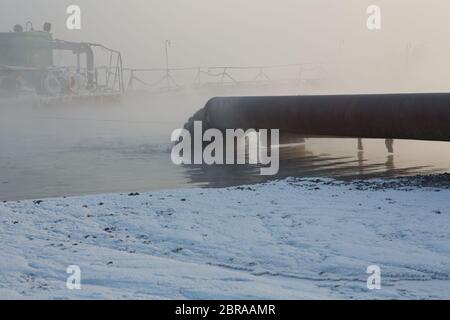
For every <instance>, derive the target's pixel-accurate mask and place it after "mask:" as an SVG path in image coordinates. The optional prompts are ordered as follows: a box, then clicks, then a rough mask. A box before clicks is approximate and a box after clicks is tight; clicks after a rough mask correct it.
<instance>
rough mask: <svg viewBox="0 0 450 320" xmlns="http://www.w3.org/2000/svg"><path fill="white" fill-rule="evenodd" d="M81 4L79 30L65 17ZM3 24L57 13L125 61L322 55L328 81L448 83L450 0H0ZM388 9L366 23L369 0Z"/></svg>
mask: <svg viewBox="0 0 450 320" xmlns="http://www.w3.org/2000/svg"><path fill="white" fill-rule="evenodd" d="M74 3H76V4H78V5H79V6H80V7H81V9H82V30H80V31H69V30H67V29H66V27H65V21H66V18H67V15H66V13H65V11H66V8H67V6H68V5H70V4H74ZM0 4H1V10H0V30H4V31H6V30H11V29H12V26H13V25H14V24H15V23H22V24H25V22H26V21H28V20H29V21H32V22H33V23H34V26H35V27H36V28H40V26H41V25H42V24H43V23H44V22H45V21H50V22H52V23H53V33H54V35H55V37H57V38H63V39H67V40H74V41H90V42H100V43H103V44H105V45H107V46H109V47H112V48H116V49H118V50H120V51H122V53H123V55H124V61H125V65H126V66H128V67H162V66H164V63H165V58H164V40H166V39H170V40H171V41H172V47H171V50H170V56H171V65H172V66H180V67H181V66H183V67H184V66H200V65H201V66H214V65H220V66H222V65H232V66H234V65H244V66H246V65H270V64H280V63H303V62H312V63H321V64H322V65H323V66H324V68H325V70H326V77H327V79H328V80H329V82H328V88H327V89H329V91H342V92H359V91H362V92H383V91H447V90H449V88H450V80H449V79H450V77H449V75H448V70H449V69H450V63H449V61H448V56H450V45H449V41H448V39H449V38H450V22H449V20H448V12H449V11H450V5H449V3H448V1H446V0H431V1H423V0H397V1H387V0H376V1H374V0H370V1H366V0H342V1H335V0H314V1H313V0H281V1H274V0H245V1H242V0H227V1H224V0H192V1H186V0H170V1H161V0H129V1H122V0H96V1H91V0H78V1H75V2H74V1H65V0H63V1H61V0H58V1H55V0H34V1H28V0H0ZM371 4H376V5H379V6H380V7H381V10H382V29H381V30H379V31H369V30H368V29H367V27H366V20H367V17H368V15H367V14H366V9H367V7H368V6H369V5H371Z"/></svg>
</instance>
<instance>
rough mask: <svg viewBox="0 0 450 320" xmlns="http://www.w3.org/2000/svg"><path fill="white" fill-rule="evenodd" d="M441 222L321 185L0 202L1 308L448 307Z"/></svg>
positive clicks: (426, 204)
mask: <svg viewBox="0 0 450 320" xmlns="http://www.w3.org/2000/svg"><path fill="white" fill-rule="evenodd" d="M374 183H376V182H374ZM449 208H450V190H448V189H442V188H440V189H436V188H434V189H433V188H408V189H400V190H398V189H385V188H374V189H371V188H361V186H358V185H355V184H352V183H350V184H349V183H340V182H337V181H332V180H323V179H322V180H314V179H303V180H294V179H288V180H283V181H278V182H272V183H267V184H260V185H256V186H245V187H234V188H223V189H179V190H168V191H161V192H152V193H145V194H130V195H128V194H113V195H98V196H85V197H73V198H58V199H47V200H43V201H42V202H41V201H36V200H35V201H31V200H30V201H19V202H6V203H2V204H0V244H1V250H0V298H2V299H5V298H6V299H10V298H19V299H44V298H45V299H46V298H58V299H59V298H60V299H79V298H81V299H100V298H123V299H127V298H144V299H156V298H157V299H172V298H177V299H185V298H186V299H304V298H313V299H314V298H368V299H372V298H373V299H380V298H381V299H384V298H400V299H401V298H450V228H449V226H450V211H449ZM374 264H375V265H378V266H380V268H381V272H382V274H381V276H382V288H381V290H368V289H367V286H366V280H367V277H368V274H366V269H367V267H368V266H369V265H374ZM69 265H78V266H80V268H81V285H82V288H81V290H68V289H67V288H66V279H67V277H68V276H69V275H68V274H66V268H67V267H68V266H69Z"/></svg>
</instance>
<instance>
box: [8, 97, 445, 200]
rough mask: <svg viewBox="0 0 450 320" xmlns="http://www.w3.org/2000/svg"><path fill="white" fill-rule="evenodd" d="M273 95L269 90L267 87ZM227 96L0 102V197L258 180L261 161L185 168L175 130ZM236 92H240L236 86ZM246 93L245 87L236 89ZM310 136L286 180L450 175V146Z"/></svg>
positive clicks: (288, 155)
mask: <svg viewBox="0 0 450 320" xmlns="http://www.w3.org/2000/svg"><path fill="white" fill-rule="evenodd" d="M265 93H266V94H267V91H265ZM218 94H220V95H225V94H227V92H214V91H203V92H195V93H192V92H190V93H188V92H177V93H173V92H172V93H154V94H151V95H148V94H146V95H142V96H133V97H128V98H126V99H125V100H124V102H123V104H118V105H84V106H80V105H70V104H69V105H50V106H31V105H28V104H19V103H17V102H11V101H9V102H7V103H2V104H0V112H1V113H0V199H1V200H17V199H34V198H45V197H54V196H69V195H83V194H93V193H109V192H130V191H145V190H155V189H166V188H176V187H187V186H210V187H218V186H229V185H238V184H243V183H253V182H260V181H264V180H266V179H267V177H261V176H260V175H259V169H258V168H257V167H255V166H214V167H211V166H196V167H192V166H189V167H179V166H175V165H173V164H172V163H171V161H170V148H171V144H170V134H171V132H172V131H173V130H174V129H176V128H179V127H181V126H182V124H183V123H184V121H185V120H186V119H187V118H188V117H189V116H190V115H191V114H192V113H193V112H194V111H195V110H197V109H198V108H199V107H201V106H203V105H204V103H205V102H206V100H207V99H208V98H209V97H211V96H214V95H218ZM229 94H235V92H230V93H229ZM238 94H239V93H238ZM362 142H363V148H361V146H359V148H358V141H357V139H330V138H327V139H319V138H314V139H307V140H306V142H305V143H301V144H290V145H285V146H281V148H280V158H281V159H280V172H279V174H278V175H277V176H275V177H271V179H277V178H282V177H287V176H300V177H304V176H306V177H309V176H322V177H323V176H325V177H326V176H329V177H342V176H345V177H372V176H398V175H415V174H428V173H437V172H450V143H444V142H422V141H399V140H397V141H395V142H394V153H393V154H390V153H388V152H387V150H386V146H385V142H384V141H383V140H363V141H362Z"/></svg>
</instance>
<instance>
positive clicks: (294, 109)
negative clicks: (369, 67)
mask: <svg viewBox="0 0 450 320" xmlns="http://www.w3.org/2000/svg"><path fill="white" fill-rule="evenodd" d="M191 120H203V121H205V126H206V127H213V128H218V129H222V130H224V129H231V128H242V129H249V128H254V129H280V131H281V132H292V133H298V134H301V135H305V136H336V137H358V138H383V139H413V140H436V141H450V93H419V94H364V95H320V96H319V95H311V96H271V97H223V98H220V97H218V98H213V99H211V100H210V101H208V103H207V104H206V106H205V108H204V109H203V110H201V111H200V112H198V113H197V115H196V116H194V117H193V119H191Z"/></svg>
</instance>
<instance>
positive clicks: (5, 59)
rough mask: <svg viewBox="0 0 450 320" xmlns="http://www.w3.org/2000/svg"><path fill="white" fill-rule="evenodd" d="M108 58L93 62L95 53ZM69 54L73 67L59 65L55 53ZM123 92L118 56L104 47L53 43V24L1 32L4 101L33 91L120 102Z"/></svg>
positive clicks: (42, 95)
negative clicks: (103, 60) (98, 52)
mask: <svg viewBox="0 0 450 320" xmlns="http://www.w3.org/2000/svg"><path fill="white" fill-rule="evenodd" d="M95 49H100V50H104V51H106V52H107V54H109V63H106V64H104V65H101V66H98V65H96V64H95V54H94V50H95ZM62 51H64V52H69V53H70V54H71V55H73V56H74V57H75V61H76V63H75V64H74V65H63V66H56V65H55V63H54V55H55V53H57V52H62ZM123 91H124V86H123V69H122V56H121V54H120V52H118V51H116V50H113V49H109V48H107V47H105V46H103V45H100V44H94V43H85V42H82V43H77V42H70V41H65V40H57V39H53V36H52V34H51V24H50V23H45V24H44V27H43V30H40V31H36V30H34V28H33V26H32V24H31V23H27V26H26V29H25V30H24V29H23V27H22V26H21V25H16V26H14V31H12V32H3V33H0V97H18V96H20V95H22V94H23V93H25V92H27V93H30V92H32V93H34V94H35V95H36V97H38V98H46V99H47V100H52V99H58V100H59V99H91V98H94V99H112V100H114V99H120V97H121V96H122V94H123Z"/></svg>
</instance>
